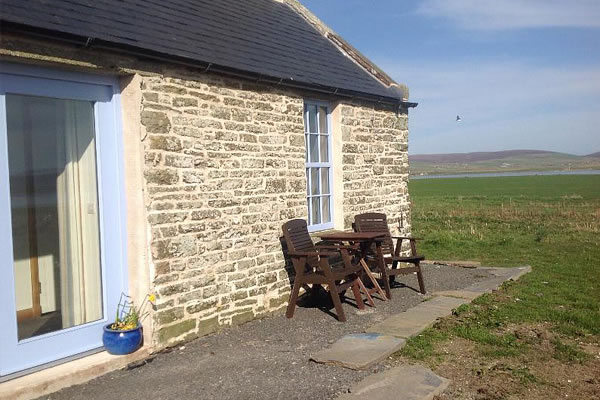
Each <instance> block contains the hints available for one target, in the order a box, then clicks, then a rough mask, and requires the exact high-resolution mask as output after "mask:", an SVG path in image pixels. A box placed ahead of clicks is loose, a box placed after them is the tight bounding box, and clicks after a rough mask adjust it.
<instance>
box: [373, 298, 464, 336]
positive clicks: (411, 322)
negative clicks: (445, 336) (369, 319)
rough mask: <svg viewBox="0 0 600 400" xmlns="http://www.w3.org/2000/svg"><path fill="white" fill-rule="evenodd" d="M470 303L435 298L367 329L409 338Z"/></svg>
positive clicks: (458, 299)
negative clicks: (457, 308) (462, 305)
mask: <svg viewBox="0 0 600 400" xmlns="http://www.w3.org/2000/svg"><path fill="white" fill-rule="evenodd" d="M468 302H469V301H468V300H466V299H460V298H455V297H445V296H440V297H434V298H433V299H431V300H428V301H424V302H422V303H420V304H418V305H417V306H415V307H413V308H411V309H409V310H407V311H406V312H403V313H400V314H396V315H392V316H391V317H389V318H387V319H386V320H384V321H382V322H380V323H378V324H376V325H373V326H372V327H370V328H369V329H367V332H374V333H380V334H382V335H388V336H396V337H400V338H409V337H411V336H414V335H416V334H418V333H420V332H421V331H423V330H425V329H427V328H428V327H430V326H431V325H433V323H434V322H435V321H436V320H437V319H438V318H441V317H445V316H448V315H450V314H452V310H453V309H455V308H456V307H458V306H460V305H461V304H466V303H468Z"/></svg>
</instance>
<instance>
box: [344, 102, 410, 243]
mask: <svg viewBox="0 0 600 400" xmlns="http://www.w3.org/2000/svg"><path fill="white" fill-rule="evenodd" d="M340 107H341V110H340V114H341V117H340V125H341V132H342V169H343V184H344V197H343V209H344V211H343V213H344V229H351V228H352V222H353V221H354V216H355V215H356V214H360V213H364V212H385V213H386V214H387V216H388V223H389V225H390V229H391V230H392V232H396V233H399V234H408V233H410V226H411V225H410V223H411V220H410V200H409V197H408V188H407V183H408V115H407V113H406V110H404V111H403V112H401V113H399V114H398V115H397V114H396V112H395V111H394V110H393V109H392V108H386V107H385V106H382V105H380V106H378V107H374V105H372V104H359V103H356V104H342V105H341V106H340Z"/></svg>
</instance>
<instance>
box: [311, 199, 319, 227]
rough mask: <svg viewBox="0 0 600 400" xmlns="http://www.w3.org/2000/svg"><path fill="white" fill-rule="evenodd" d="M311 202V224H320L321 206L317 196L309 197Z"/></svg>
mask: <svg viewBox="0 0 600 400" xmlns="http://www.w3.org/2000/svg"><path fill="white" fill-rule="evenodd" d="M310 201H311V203H312V207H311V208H312V221H311V224H312V225H316V224H320V223H321V207H319V198H318V197H311V199H310Z"/></svg>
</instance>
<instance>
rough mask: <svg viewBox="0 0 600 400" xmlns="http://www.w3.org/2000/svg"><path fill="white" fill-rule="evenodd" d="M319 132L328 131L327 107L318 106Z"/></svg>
mask: <svg viewBox="0 0 600 400" xmlns="http://www.w3.org/2000/svg"><path fill="white" fill-rule="evenodd" d="M319 133H329V127H328V124H327V107H323V106H321V107H319Z"/></svg>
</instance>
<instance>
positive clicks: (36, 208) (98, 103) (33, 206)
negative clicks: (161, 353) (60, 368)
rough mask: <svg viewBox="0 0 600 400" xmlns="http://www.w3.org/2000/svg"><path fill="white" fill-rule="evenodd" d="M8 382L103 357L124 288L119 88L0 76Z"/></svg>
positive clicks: (1, 342)
mask: <svg viewBox="0 0 600 400" xmlns="http://www.w3.org/2000/svg"><path fill="white" fill-rule="evenodd" d="M1 67H2V68H1V70H0V71H1V74H0V222H1V223H0V238H1V240H0V263H1V264H0V265H1V269H0V274H1V276H0V303H1V304H3V307H1V308H0V323H1V324H2V326H3V329H2V330H0V376H6V375H9V374H12V373H15V372H19V371H23V370H26V369H28V368H32V367H36V366H39V365H43V364H45V363H49V362H53V361H56V360H59V359H61V358H65V357H69V356H72V355H76V354H78V353H83V352H86V351H89V350H92V349H95V348H99V347H101V346H102V342H101V335H102V326H103V325H104V324H106V323H107V321H108V320H109V319H110V318H112V316H113V314H114V310H115V307H116V304H117V302H118V299H119V295H120V293H121V291H123V289H124V287H125V282H124V277H125V276H126V274H125V273H124V266H125V263H124V261H123V260H124V259H125V258H124V257H125V252H124V245H123V243H124V235H123V232H124V228H125V226H124V222H123V221H124V216H123V214H122V213H123V211H124V208H123V198H122V176H121V175H122V174H121V168H120V166H121V154H122V153H121V146H120V136H119V135H120V132H121V131H120V124H119V120H118V118H119V112H118V111H119V109H118V106H119V98H118V89H117V86H116V85H115V84H114V82H112V80H111V79H106V78H98V77H93V76H87V75H79V74H66V73H58V72H55V71H51V70H44V69H35V68H29V67H23V66H18V65H12V64H1Z"/></svg>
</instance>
